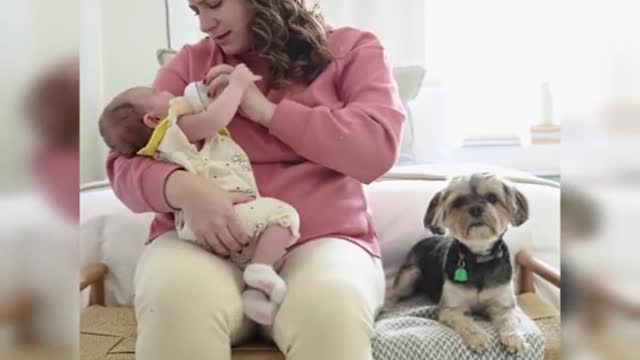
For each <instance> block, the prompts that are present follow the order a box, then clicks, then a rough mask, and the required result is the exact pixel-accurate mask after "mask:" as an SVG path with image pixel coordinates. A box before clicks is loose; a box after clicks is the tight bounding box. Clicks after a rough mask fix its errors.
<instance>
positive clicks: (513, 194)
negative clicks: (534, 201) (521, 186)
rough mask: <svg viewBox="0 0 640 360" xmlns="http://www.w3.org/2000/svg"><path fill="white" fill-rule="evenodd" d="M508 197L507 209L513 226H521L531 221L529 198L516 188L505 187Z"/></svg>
mask: <svg viewBox="0 0 640 360" xmlns="http://www.w3.org/2000/svg"><path fill="white" fill-rule="evenodd" d="M504 192H505V194H506V195H507V207H508V208H509V212H510V213H511V224H512V225H513V226H520V225H522V224H524V222H525V221H527V220H528V219H529V203H528V202H527V198H525V197H524V195H523V194H522V193H521V192H520V191H519V190H518V189H516V188H515V187H513V186H509V185H504Z"/></svg>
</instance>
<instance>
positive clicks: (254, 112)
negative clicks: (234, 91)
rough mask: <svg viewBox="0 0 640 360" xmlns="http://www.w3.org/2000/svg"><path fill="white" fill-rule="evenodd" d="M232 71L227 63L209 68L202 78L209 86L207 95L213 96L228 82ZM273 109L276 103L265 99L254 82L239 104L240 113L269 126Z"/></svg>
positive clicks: (231, 67)
mask: <svg viewBox="0 0 640 360" xmlns="http://www.w3.org/2000/svg"><path fill="white" fill-rule="evenodd" d="M239 66H240V65H239ZM233 71H234V67H233V66H231V65H227V64H221V65H216V66H214V67H212V68H211V70H209V72H208V73H207V76H206V78H205V80H204V83H205V85H207V86H208V87H209V97H215V96H216V95H218V94H219V93H220V91H222V90H223V89H224V88H225V87H226V86H227V85H228V84H229V76H230V75H231V73H232V72H233ZM275 110H276V105H275V104H274V103H272V102H271V101H270V100H269V99H267V98H266V97H265V96H264V95H263V94H262V92H261V91H260V89H258V87H257V86H256V85H255V84H250V85H249V86H248V88H247V90H246V91H245V93H244V98H243V99H242V103H241V104H240V115H242V116H244V117H245V118H247V119H249V120H251V121H253V122H256V123H258V124H261V125H263V126H265V127H269V125H271V119H272V118H273V114H274V112H275Z"/></svg>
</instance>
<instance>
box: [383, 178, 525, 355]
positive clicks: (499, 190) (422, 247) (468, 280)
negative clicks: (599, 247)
mask: <svg viewBox="0 0 640 360" xmlns="http://www.w3.org/2000/svg"><path fill="white" fill-rule="evenodd" d="M528 213H529V210H528V204H527V200H526V199H525V197H524V196H523V195H522V193H520V192H519V191H518V190H517V189H515V188H514V187H513V186H512V185H510V184H508V183H507V182H505V181H504V180H501V179H499V178H498V177H496V176H495V175H493V174H489V173H481V174H473V175H469V176H458V177H455V178H453V179H451V180H450V181H449V183H448V185H447V187H446V188H445V189H444V190H442V191H440V192H439V193H437V194H436V195H435V196H434V198H433V199H432V200H431V202H430V203H429V207H428V209H427V213H426V215H425V218H424V225H425V226H426V227H427V228H429V229H430V230H431V231H432V232H433V233H434V234H438V235H435V236H432V237H429V238H427V239H424V240H422V241H420V242H418V243H417V244H416V245H415V246H414V247H413V248H412V249H411V250H410V251H409V255H408V256H407V260H406V262H405V264H404V265H403V266H402V267H401V268H400V271H399V273H398V275H397V277H396V279H395V281H394V284H393V286H392V288H391V290H390V292H389V296H388V301H389V302H396V301H398V300H401V299H402V298H405V297H408V296H410V295H412V294H415V293H416V292H420V293H424V294H426V295H427V296H428V297H429V298H430V299H431V300H432V301H434V302H435V303H438V304H439V308H438V310H439V315H438V319H439V321H440V322H442V323H444V324H445V325H447V326H449V327H451V328H452V329H453V330H455V331H456V332H457V333H458V334H460V335H461V336H462V338H463V340H464V342H465V343H466V344H467V346H469V348H470V349H472V350H473V351H477V352H481V351H484V350H486V349H487V347H488V346H489V335H488V334H487V333H486V331H484V330H483V329H482V328H481V327H480V326H479V325H478V324H477V323H476V322H475V321H474V319H473V318H472V317H471V316H470V313H471V312H481V313H483V314H485V315H488V316H489V318H490V319H491V321H492V323H493V324H494V325H495V326H496V328H497V330H498V333H499V337H500V342H501V343H502V344H504V346H505V347H506V349H507V350H508V351H509V352H511V353H519V352H522V351H524V350H525V348H526V347H527V344H526V343H525V340H524V337H523V335H522V333H521V331H520V330H519V320H518V317H517V315H516V300H515V294H514V291H513V287H512V282H511V276H512V267H511V260H510V255H509V249H508V247H507V245H506V243H505V242H504V240H503V238H502V237H503V235H504V233H505V232H506V230H507V228H508V227H509V224H512V225H513V226H519V225H521V224H522V223H524V222H525V221H526V220H527V218H528ZM445 230H446V234H445Z"/></svg>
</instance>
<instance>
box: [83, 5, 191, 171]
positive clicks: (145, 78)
mask: <svg viewBox="0 0 640 360" xmlns="http://www.w3.org/2000/svg"><path fill="white" fill-rule="evenodd" d="M185 2H186V1H185ZM83 5H84V6H83V7H82V15H83V20H82V29H83V39H82V60H83V63H82V81H83V84H82V86H81V90H82V113H81V117H82V120H81V123H82V145H81V146H82V149H81V151H82V160H81V176H80V178H81V179H80V180H81V182H83V183H84V182H88V181H94V180H100V179H103V178H104V177H105V174H104V159H105V156H106V152H107V149H106V147H105V146H104V144H103V142H102V139H101V138H100V136H99V134H98V130H97V121H98V118H99V116H100V114H101V112H102V109H103V108H104V106H105V105H106V103H108V101H109V100H110V99H111V98H113V96H115V95H116V94H117V93H119V92H120V91H122V90H124V89H126V88H128V87H131V86H141V85H150V84H151V82H152V81H153V78H154V76H155V74H156V72H157V70H158V68H159V66H158V64H157V61H156V50H157V49H160V48H165V47H167V35H166V25H165V24H166V17H165V6H164V1H158V0H136V1H130V0H84V2H83Z"/></svg>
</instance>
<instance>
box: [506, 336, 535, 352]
mask: <svg viewBox="0 0 640 360" xmlns="http://www.w3.org/2000/svg"><path fill="white" fill-rule="evenodd" d="M500 342H501V343H502V345H504V347H505V348H506V349H507V351H508V352H509V353H510V354H521V353H523V352H524V351H525V350H526V349H527V348H528V347H529V344H527V342H526V341H525V340H524V337H523V336H522V335H520V334H509V335H503V336H501V337H500Z"/></svg>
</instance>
